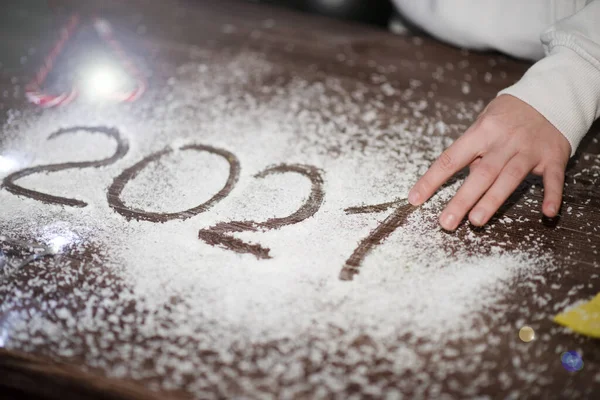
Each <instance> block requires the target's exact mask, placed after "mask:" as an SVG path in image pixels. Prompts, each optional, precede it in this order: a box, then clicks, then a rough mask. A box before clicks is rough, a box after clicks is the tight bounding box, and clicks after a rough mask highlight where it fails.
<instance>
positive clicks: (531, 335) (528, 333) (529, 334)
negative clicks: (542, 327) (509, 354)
mask: <svg viewBox="0 0 600 400" xmlns="http://www.w3.org/2000/svg"><path fill="white" fill-rule="evenodd" d="M519 339H521V340H522V341H524V342H525V343H529V342H531V341H532V340H533V339H535V331H534V330H533V328H532V327H530V326H524V327H522V328H521V329H519Z"/></svg>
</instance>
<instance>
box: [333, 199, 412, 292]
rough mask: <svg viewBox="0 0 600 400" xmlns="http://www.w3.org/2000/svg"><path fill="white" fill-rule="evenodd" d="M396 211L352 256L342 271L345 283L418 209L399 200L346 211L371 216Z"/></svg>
mask: <svg viewBox="0 0 600 400" xmlns="http://www.w3.org/2000/svg"><path fill="white" fill-rule="evenodd" d="M392 207H396V209H395V210H394V211H393V212H392V213H391V214H390V215H389V216H388V217H387V218H386V219H384V220H383V222H382V223H381V224H379V226H377V228H375V229H374V230H373V231H372V232H371V233H370V234H369V236H367V237H366V238H364V239H363V240H362V241H361V242H360V243H359V244H358V247H357V248H356V249H355V250H354V252H353V253H352V255H351V256H350V257H349V258H348V259H347V260H346V264H345V265H344V267H343V268H342V270H341V271H340V279H341V280H343V281H351V280H352V279H353V278H354V275H356V274H358V273H359V272H360V267H361V265H362V263H363V261H364V260H365V257H366V256H367V254H368V253H369V252H370V251H371V250H372V249H373V248H374V247H375V246H378V245H380V244H382V243H383V242H384V241H385V239H387V238H388V236H390V235H391V234H392V233H393V232H394V231H395V230H396V229H397V228H398V227H399V226H401V225H402V224H403V223H404V222H405V221H406V218H407V217H408V216H409V215H410V214H411V213H412V212H413V211H414V210H415V209H416V207H414V206H412V205H411V204H410V203H408V201H407V200H397V201H392V202H389V203H383V204H376V205H373V206H361V207H350V208H347V209H345V210H344V211H345V212H346V214H347V215H350V214H370V213H377V212H382V211H385V210H387V209H389V208H392Z"/></svg>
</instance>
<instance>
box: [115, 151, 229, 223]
mask: <svg viewBox="0 0 600 400" xmlns="http://www.w3.org/2000/svg"><path fill="white" fill-rule="evenodd" d="M180 150H183V151H185V150H195V151H206V152H208V153H211V154H216V155H218V156H221V157H223V158H224V159H225V160H226V161H227V162H228V163H229V177H228V178H227V182H225V186H223V188H222V189H221V190H220V191H219V192H218V193H217V194H215V195H214V196H213V197H211V198H210V199H209V200H207V201H206V202H204V203H202V204H200V205H198V206H196V207H193V208H190V209H189V210H185V211H180V212H175V213H157V212H150V211H144V210H139V209H135V208H132V207H129V206H127V205H125V203H123V201H122V200H121V194H122V192H123V189H124V188H125V185H127V183H128V182H129V181H130V180H132V179H133V178H135V177H136V176H137V175H138V174H139V173H140V172H141V171H142V170H143V169H144V168H145V167H146V166H147V165H148V164H150V163H151V162H153V161H158V160H159V159H160V158H161V157H164V156H166V155H167V154H170V153H172V151H173V150H171V149H170V148H166V149H164V150H161V151H158V152H156V153H153V154H150V155H149V156H147V157H146V158H143V159H142V160H141V161H139V162H137V163H136V164H134V165H133V166H131V167H129V168H127V169H126V170H125V171H123V172H122V173H121V175H119V176H117V177H116V178H115V179H114V181H113V183H112V185H110V187H109V188H108V194H107V198H108V205H109V206H110V207H111V208H112V209H113V210H115V211H116V212H117V213H119V214H121V215H122V216H124V217H125V218H127V219H136V220H138V221H139V220H145V221H151V222H166V221H169V220H172V219H182V220H183V219H188V218H190V217H193V216H194V215H197V214H200V213H202V212H204V211H206V210H208V209H209V208H211V207H212V206H213V205H215V204H216V203H218V202H219V201H221V200H222V199H224V198H225V197H227V195H228V194H229V193H230V192H231V190H232V189H233V188H234V186H235V184H236V183H237V181H238V178H239V175H240V162H239V160H238V159H237V157H236V156H235V155H234V154H233V153H231V152H229V151H227V150H223V149H218V148H216V147H211V146H206V145H203V144H190V145H186V146H183V147H182V148H181V149H180Z"/></svg>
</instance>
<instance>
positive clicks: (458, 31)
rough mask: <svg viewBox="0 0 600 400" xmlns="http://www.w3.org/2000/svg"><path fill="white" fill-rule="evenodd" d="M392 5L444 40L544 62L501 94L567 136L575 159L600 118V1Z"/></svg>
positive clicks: (459, 0)
mask: <svg viewBox="0 0 600 400" xmlns="http://www.w3.org/2000/svg"><path fill="white" fill-rule="evenodd" d="M394 1H395V3H396V5H397V7H398V9H399V10H400V12H401V13H402V14H403V15H404V16H405V17H406V18H407V19H408V20H410V21H411V22H413V23H414V24H416V25H417V26H419V27H421V28H422V29H424V30H425V31H427V32H429V33H430V34H431V35H433V36H435V37H437V38H438V39H440V40H443V41H446V42H449V43H452V44H454V45H457V46H461V47H466V48H471V49H477V50H486V49H493V50H498V51H501V52H504V53H506V54H509V55H512V56H515V57H520V58H528V59H532V60H540V59H541V60H540V61H538V62H536V63H535V64H534V65H533V66H532V67H531V68H530V69H529V70H528V71H527V73H526V74H525V75H524V76H523V78H522V79H521V80H520V81H519V82H517V83H516V84H515V85H513V86H511V87H509V88H506V89H504V90H502V91H501V92H500V93H499V95H500V94H510V95H513V96H515V97H517V98H519V99H521V100H523V101H525V102H526V103H528V104H530V105H531V106H533V107H534V108H535V109H536V110H538V111H539V112H540V113H541V114H542V115H544V117H546V119H547V120H548V121H550V122H551V123H552V124H553V125H554V126H555V127H556V128H557V129H558V130H559V131H560V132H562V134H563V135H564V136H565V137H566V138H567V140H568V141H569V143H570V144H571V150H572V153H571V155H573V154H574V153H575V150H576V149H577V146H578V145H579V143H580V142H581V139H582V138H583V137H584V136H585V134H586V133H587V132H588V130H589V129H590V127H591V125H592V123H593V122H594V120H596V119H597V118H598V117H600V0H394ZM540 39H541V41H540ZM544 55H545V56H544ZM542 57H543V58H542Z"/></svg>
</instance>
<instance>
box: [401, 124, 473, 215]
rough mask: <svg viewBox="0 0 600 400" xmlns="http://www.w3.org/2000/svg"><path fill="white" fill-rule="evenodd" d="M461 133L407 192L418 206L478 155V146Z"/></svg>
mask: <svg viewBox="0 0 600 400" xmlns="http://www.w3.org/2000/svg"><path fill="white" fill-rule="evenodd" d="M469 139H470V135H467V134H465V135H463V136H461V137H460V138H458V140H457V141H456V142H454V143H453V144H452V145H451V146H450V147H448V148H447V149H446V150H444V152H443V153H442V154H441V155H440V156H439V157H438V159H437V160H436V161H435V162H434V163H433V165H432V166H431V167H430V168H429V170H427V172H426V173H425V175H423V176H422V177H421V179H419V180H418V181H417V183H415V185H414V186H413V187H412V189H411V190H410V192H409V193H408V201H409V202H410V203H411V204H412V205H414V206H418V205H420V204H423V203H424V202H425V201H427V200H428V199H429V198H430V197H431V196H433V194H434V193H435V191H436V190H437V189H438V188H439V187H440V186H442V185H443V184H444V183H445V182H446V181H447V180H448V179H450V178H451V177H452V176H453V175H454V174H455V173H457V172H458V171H460V170H461V169H463V168H464V167H466V166H467V165H469V164H470V163H471V162H472V161H473V160H475V159H476V158H477V157H478V156H479V155H480V152H479V148H478V147H476V146H475V145H474V143H473V142H472V141H471V140H469Z"/></svg>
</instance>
